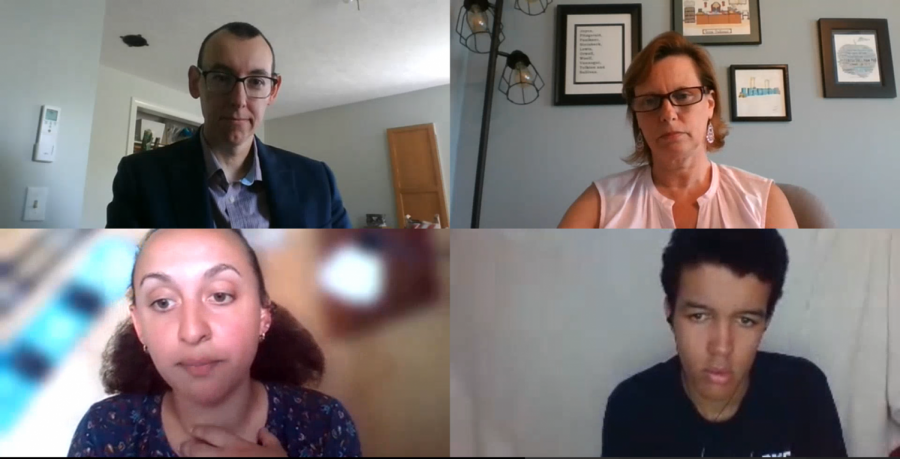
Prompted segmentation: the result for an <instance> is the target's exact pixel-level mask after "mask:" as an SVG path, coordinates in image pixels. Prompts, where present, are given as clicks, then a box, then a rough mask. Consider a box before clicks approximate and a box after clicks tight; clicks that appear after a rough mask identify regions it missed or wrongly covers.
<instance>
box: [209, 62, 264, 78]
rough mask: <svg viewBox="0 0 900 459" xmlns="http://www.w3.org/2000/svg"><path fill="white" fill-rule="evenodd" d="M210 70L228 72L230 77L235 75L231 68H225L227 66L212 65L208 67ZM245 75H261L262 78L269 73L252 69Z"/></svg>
mask: <svg viewBox="0 0 900 459" xmlns="http://www.w3.org/2000/svg"><path fill="white" fill-rule="evenodd" d="M210 70H227V71H228V72H229V73H231V74H232V75H236V74H237V72H235V71H234V69H233V68H231V67H229V66H227V65H225V64H213V66H212V67H210ZM247 75H262V76H269V71H268V70H265V69H253V70H251V71H250V73H248V74H247Z"/></svg>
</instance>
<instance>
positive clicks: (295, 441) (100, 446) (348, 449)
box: [69, 383, 362, 457]
mask: <svg viewBox="0 0 900 459" xmlns="http://www.w3.org/2000/svg"><path fill="white" fill-rule="evenodd" d="M264 385H265V387H266V392H267V393H268V397H269V414H268V418H267V419H266V429H268V430H269V432H272V434H273V435H275V436H276V437H278V440H280V441H281V446H282V447H283V448H284V449H285V451H287V454H288V456H290V457H319V456H329V457H360V456H361V455H362V452H361V451H360V444H359V436H357V432H356V426H355V425H354V424H353V420H351V419H350V414H348V413H347V411H346V410H345V409H344V407H343V406H342V405H341V403H340V402H338V401H337V400H335V399H333V398H331V397H329V396H327V395H325V394H322V393H321V392H317V391H314V390H311V389H303V388H298V387H292V386H287V385H282V384H269V383H264ZM161 404H162V395H123V394H119V395H114V396H112V397H109V398H107V399H105V400H103V401H100V402H97V403H95V404H93V405H92V406H91V408H90V409H89V410H88V412H87V414H85V415H84V417H83V418H82V419H81V422H80V423H79V424H78V429H76V430H75V435H74V436H73V437H72V445H71V446H70V447H69V456H75V457H102V456H132V457H133V456H142V457H146V456H151V457H177V456H178V454H177V453H176V452H175V451H173V450H172V448H171V447H170V446H169V441H168V440H167V439H166V434H165V432H163V428H162V417H161V415H160V413H161V409H160V407H161Z"/></svg>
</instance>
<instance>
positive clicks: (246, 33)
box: [197, 22, 275, 76]
mask: <svg viewBox="0 0 900 459" xmlns="http://www.w3.org/2000/svg"><path fill="white" fill-rule="evenodd" d="M221 30H225V31H227V32H228V33H230V34H232V35H234V36H236V37H240V38H246V39H248V40H249V39H251V38H256V37H263V40H265V41H266V44H267V45H269V51H272V76H275V50H274V49H272V44H271V43H269V39H268V38H266V36H265V35H263V33H262V32H260V30H259V29H257V28H256V27H253V26H252V25H250V24H247V23H246V22H229V23H228V24H225V25H223V26H222V27H219V28H218V29H216V30H213V31H212V32H210V33H209V35H207V36H206V38H204V39H203V43H202V44H201V45H200V52H199V53H198V54H197V68H199V69H202V70H205V69H203V65H202V64H203V51H204V50H205V49H206V42H208V41H209V39H210V38H212V36H213V35H215V34H216V32H219V31H221Z"/></svg>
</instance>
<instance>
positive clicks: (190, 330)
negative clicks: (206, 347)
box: [178, 301, 210, 344]
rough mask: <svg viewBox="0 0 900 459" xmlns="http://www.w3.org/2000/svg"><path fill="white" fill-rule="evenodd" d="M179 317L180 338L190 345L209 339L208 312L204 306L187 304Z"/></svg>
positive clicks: (194, 303) (195, 303)
mask: <svg viewBox="0 0 900 459" xmlns="http://www.w3.org/2000/svg"><path fill="white" fill-rule="evenodd" d="M180 312H181V317H179V321H180V322H179V324H178V337H179V338H180V339H181V341H183V342H185V343H188V344H198V343H200V342H202V341H204V340H205V339H207V338H209V333H210V328H209V323H208V321H207V320H206V311H205V310H204V307H203V304H200V303H198V302H191V301H189V302H186V303H185V304H184V305H183V306H182V307H181V311H180Z"/></svg>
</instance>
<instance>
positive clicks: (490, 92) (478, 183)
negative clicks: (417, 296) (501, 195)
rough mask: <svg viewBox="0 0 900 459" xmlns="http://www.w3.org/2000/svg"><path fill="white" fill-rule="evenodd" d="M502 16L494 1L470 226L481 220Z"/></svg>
mask: <svg viewBox="0 0 900 459" xmlns="http://www.w3.org/2000/svg"><path fill="white" fill-rule="evenodd" d="M502 16H503V0H495V2H494V25H493V29H491V52H490V54H489V56H488V74H487V82H485V90H484V111H482V113H481V140H480V141H479V143H478V168H477V169H476V170H475V196H474V197H473V199H472V228H478V227H479V224H480V220H481V189H482V187H483V186H484V165H485V162H486V161H487V147H488V136H489V135H490V131H491V104H492V103H493V101H494V80H495V78H496V76H497V55H498V54H499V53H500V28H501V27H502V25H501V24H500V20H501V18H502Z"/></svg>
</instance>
